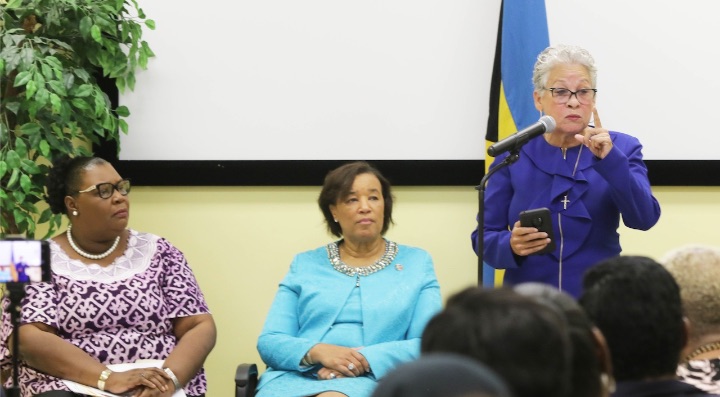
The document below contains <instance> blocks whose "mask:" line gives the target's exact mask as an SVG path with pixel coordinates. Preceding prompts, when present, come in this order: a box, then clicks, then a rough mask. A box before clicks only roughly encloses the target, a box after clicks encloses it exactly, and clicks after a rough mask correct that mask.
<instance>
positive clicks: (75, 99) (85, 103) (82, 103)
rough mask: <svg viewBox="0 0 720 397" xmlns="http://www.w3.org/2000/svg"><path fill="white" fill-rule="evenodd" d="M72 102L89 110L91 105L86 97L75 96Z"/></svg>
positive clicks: (80, 107)
mask: <svg viewBox="0 0 720 397" xmlns="http://www.w3.org/2000/svg"><path fill="white" fill-rule="evenodd" d="M70 103H72V105H73V106H75V107H76V108H78V109H81V110H89V109H90V105H88V103H87V102H86V101H85V100H84V99H78V98H73V99H72V100H71V101H70Z"/></svg>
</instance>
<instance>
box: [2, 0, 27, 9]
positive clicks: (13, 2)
mask: <svg viewBox="0 0 720 397" xmlns="http://www.w3.org/2000/svg"><path fill="white" fill-rule="evenodd" d="M22 2H23V0H10V1H8V3H7V5H6V6H5V8H7V9H8V10H14V9H17V8H20V6H21V5H22Z"/></svg>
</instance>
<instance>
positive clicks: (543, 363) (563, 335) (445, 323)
mask: <svg viewBox="0 0 720 397" xmlns="http://www.w3.org/2000/svg"><path fill="white" fill-rule="evenodd" d="M571 349H572V346H571V344H570V339H569V337H568V332H567V322H566V321H565V318H564V317H563V315H562V313H561V312H560V311H559V310H556V309H554V308H552V307H550V306H548V305H545V304H542V303H539V302H537V301H535V300H534V299H532V298H530V297H527V296H523V295H520V294H519V293H517V292H515V291H513V290H512V289H509V288H499V289H483V288H478V287H469V288H466V289H464V290H462V291H460V292H458V293H456V294H454V295H452V296H451V297H450V298H448V300H447V303H446V305H445V308H444V309H443V311H442V312H440V313H438V314H437V315H436V316H435V317H433V319H432V320H430V322H429V323H428V325H427V327H426V328H425V332H423V336H422V354H423V355H425V354H428V353H455V354H461V355H465V356H469V357H472V358H474V359H476V360H478V361H480V362H481V363H483V364H485V365H487V366H488V367H489V368H490V369H491V370H493V371H494V372H495V373H497V374H498V375H500V377H501V378H502V379H503V380H505V382H506V383H507V385H508V387H509V388H510V391H511V392H512V394H513V395H514V396H515V397H561V396H567V395H568V394H567V393H568V392H569V391H570V365H571V361H570V360H571V358H570V357H571V354H572V351H571Z"/></svg>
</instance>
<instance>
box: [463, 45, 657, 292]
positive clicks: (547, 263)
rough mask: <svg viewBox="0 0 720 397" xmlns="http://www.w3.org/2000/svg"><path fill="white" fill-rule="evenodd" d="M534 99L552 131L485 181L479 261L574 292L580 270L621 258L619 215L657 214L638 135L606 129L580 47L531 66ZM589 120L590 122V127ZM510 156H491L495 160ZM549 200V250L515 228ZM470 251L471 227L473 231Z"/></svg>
mask: <svg viewBox="0 0 720 397" xmlns="http://www.w3.org/2000/svg"><path fill="white" fill-rule="evenodd" d="M532 81H533V85H534V92H533V98H534V101H535V108H537V110H538V111H540V113H541V114H546V115H549V116H552V117H553V118H554V119H555V122H556V125H557V126H556V128H555V130H553V131H551V132H548V133H545V134H544V135H543V137H542V138H540V137H538V138H536V139H532V140H530V141H529V142H528V143H527V144H526V145H524V146H523V147H522V148H521V150H520V158H519V160H518V161H517V162H516V163H514V164H512V165H510V166H509V167H504V168H503V169H501V170H499V171H498V172H497V173H496V174H495V175H493V177H492V178H491V179H490V180H489V182H488V185H487V190H486V193H485V202H484V206H483V208H484V235H483V238H484V240H483V247H484V249H483V260H484V261H485V262H486V263H487V264H489V265H490V266H492V267H494V268H496V269H505V280H504V282H505V283H506V284H513V285H514V284H518V283H522V282H529V281H537V282H543V283H547V284H550V285H553V286H555V287H557V288H559V289H561V290H563V291H566V292H568V293H570V294H571V295H573V296H575V297H577V296H578V295H579V294H580V289H581V288H580V286H581V279H582V275H583V273H584V272H585V270H586V269H587V268H588V267H590V266H592V265H593V264H595V263H597V262H598V261H600V260H603V259H606V258H610V257H613V256H616V255H619V254H620V252H621V250H622V249H621V247H620V235H619V234H618V232H617V229H618V227H619V225H620V217H621V216H622V220H623V222H624V223H625V225H626V226H627V227H630V228H633V229H639V230H648V229H650V228H651V227H652V226H653V225H655V223H657V221H658V219H659V218H660V205H659V204H658V202H657V200H656V199H655V197H653V194H652V191H651V189H650V182H649V180H648V176H647V167H646V166H645V163H644V162H643V158H642V145H641V144H640V142H639V141H638V139H637V138H634V137H632V136H630V135H627V134H623V133H621V132H615V131H610V130H608V129H606V128H604V126H603V124H602V123H601V122H600V117H599V115H598V111H597V107H596V94H597V69H596V67H595V61H594V59H593V57H592V56H591V55H590V53H589V52H588V51H587V50H585V49H583V48H580V47H576V46H569V45H558V46H552V47H548V48H546V49H545V50H544V51H543V52H542V53H540V55H539V56H538V58H537V61H536V63H535V67H534V70H533V78H532ZM591 119H593V120H594V126H593V125H591V124H590V121H591ZM508 155H509V153H505V154H503V155H500V156H498V157H496V158H495V160H494V161H493V164H492V166H491V168H492V167H494V166H496V165H497V164H499V163H500V162H501V161H502V160H504V158H505V157H507V156H508ZM541 207H547V208H548V209H549V210H550V212H551V219H552V222H553V232H554V237H555V241H554V242H555V249H554V250H553V251H552V252H549V253H546V254H536V253H537V252H538V251H540V250H542V249H543V248H545V246H546V245H547V244H548V243H550V239H549V238H548V235H547V234H546V233H544V232H539V231H538V230H537V229H536V228H534V227H521V226H520V222H519V221H518V219H519V213H520V212H521V211H525V210H529V209H535V208H541ZM471 237H472V244H473V247H474V249H475V251H476V252H477V230H476V231H474V232H473V233H472V236H471Z"/></svg>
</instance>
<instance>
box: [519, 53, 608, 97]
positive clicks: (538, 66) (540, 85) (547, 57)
mask: <svg viewBox="0 0 720 397" xmlns="http://www.w3.org/2000/svg"><path fill="white" fill-rule="evenodd" d="M568 64H569V65H582V66H584V67H585V68H586V69H587V71H588V73H589V74H590V83H591V84H592V86H593V87H595V86H596V85H597V68H596V67H595V59H594V58H593V57H592V55H590V52H588V50H586V49H584V48H582V47H578V46H574V45H568V44H558V45H556V46H550V47H548V48H546V49H544V50H543V52H541V53H540V55H538V57H537V61H535V67H533V76H532V81H533V87H534V89H535V91H537V92H541V91H542V90H544V89H546V88H547V79H548V74H550V71H551V70H552V69H553V68H554V67H555V66H558V65H568Z"/></svg>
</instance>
